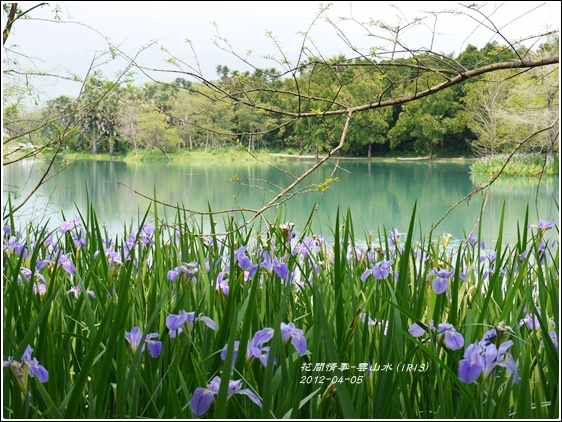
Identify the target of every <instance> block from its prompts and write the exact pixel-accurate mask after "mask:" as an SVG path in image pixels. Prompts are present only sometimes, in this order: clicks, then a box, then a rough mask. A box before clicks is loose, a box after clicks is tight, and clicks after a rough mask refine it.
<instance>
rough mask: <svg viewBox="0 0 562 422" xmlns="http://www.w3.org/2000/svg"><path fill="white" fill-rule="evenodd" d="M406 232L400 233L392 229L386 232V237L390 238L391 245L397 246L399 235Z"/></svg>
mask: <svg viewBox="0 0 562 422" xmlns="http://www.w3.org/2000/svg"><path fill="white" fill-rule="evenodd" d="M404 234H406V233H400V232H399V231H398V229H394V230H392V231H390V232H388V239H389V240H390V242H389V243H390V245H391V246H397V245H398V244H399V240H400V237H401V236H403V235H404Z"/></svg>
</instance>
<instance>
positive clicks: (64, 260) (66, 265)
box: [35, 251, 74, 275]
mask: <svg viewBox="0 0 562 422" xmlns="http://www.w3.org/2000/svg"><path fill="white" fill-rule="evenodd" d="M55 261H56V262H58V265H59V266H60V267H61V268H62V269H63V270H65V271H66V272H67V273H68V274H70V275H74V265H72V262H71V261H70V259H69V258H68V254H63V253H60V251H59V252H57V253H56V254H55V257H54V258H53V257H52V256H47V258H46V259H42V260H41V261H39V262H37V266H36V267H35V268H36V269H37V271H41V270H42V269H43V267H45V266H49V267H51V266H53V265H55Z"/></svg>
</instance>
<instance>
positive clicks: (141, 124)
mask: <svg viewBox="0 0 562 422" xmlns="http://www.w3.org/2000/svg"><path fill="white" fill-rule="evenodd" d="M557 49H558V38H557V37H555V36H554V37H553V38H551V39H550V40H549V41H548V42H547V43H545V44H543V45H541V46H540V47H539V48H537V49H536V50H535V51H527V52H525V54H526V56H525V57H527V58H540V57H542V56H544V55H545V54H548V53H552V52H555V51H556V50H557ZM373 54H375V53H373ZM517 54H519V53H517ZM517 54H516V52H514V50H513V49H511V48H506V47H504V46H501V45H499V44H498V43H496V42H493V43H489V44H487V45H486V46H485V47H483V48H481V49H478V48H476V47H474V46H472V45H468V46H467V47H466V48H465V50H464V51H463V52H462V53H461V54H459V56H458V57H456V58H453V57H445V56H444V57H443V58H442V59H439V60H437V59H436V57H435V56H434V55H429V54H428V55H427V56H424V55H423V54H422V55H416V57H415V58H412V59H407V58H403V59H395V60H391V61H390V60H384V59H377V58H376V55H375V56H374V57H373V58H371V59H369V60H367V59H366V58H361V59H353V60H350V59H346V58H345V57H343V56H340V57H334V58H332V59H330V60H323V61H320V60H316V59H314V58H310V59H309V61H308V62H307V63H303V65H302V67H301V70H300V72H299V74H298V75H297V76H295V77H290V76H291V75H287V74H281V72H280V71H278V70H276V69H274V68H271V69H256V70H254V71H253V72H249V71H246V72H239V71H235V70H231V69H229V68H228V67H227V66H221V65H219V66H217V76H218V79H217V80H216V81H212V82H209V81H207V82H205V83H203V82H193V81H190V80H187V79H185V78H177V79H175V80H173V81H171V82H169V83H156V82H151V83H146V84H145V85H144V86H137V85H135V84H134V83H133V81H134V76H133V75H132V74H127V75H122V76H121V77H120V78H119V79H117V80H114V81H112V80H111V79H108V78H106V77H105V76H104V75H103V74H101V73H100V72H98V71H94V72H93V73H92V74H91V75H89V76H88V78H87V80H86V81H85V85H84V89H83V92H82V95H81V96H80V97H79V98H70V97H68V96H60V97H58V98H55V99H53V100H50V101H48V102H47V104H46V105H45V106H44V107H42V108H36V109H34V110H32V111H29V110H25V109H23V108H21V107H19V106H17V105H15V104H14V105H12V106H10V107H6V108H5V110H4V124H5V127H4V130H5V134H6V135H7V136H12V135H16V134H18V133H27V132H28V130H29V133H30V134H31V135H30V137H26V138H25V139H26V142H29V143H31V144H33V145H36V146H37V145H42V144H46V143H48V142H49V141H50V140H52V139H56V138H57V136H61V134H64V135H62V136H63V139H62V140H61V141H62V146H63V149H65V150H67V151H73V152H82V151H85V150H91V151H92V153H94V154H96V153H98V152H105V153H109V154H111V155H113V154H114V153H116V152H121V153H126V152H131V151H136V150H137V149H140V148H143V149H155V150H158V151H160V152H162V153H163V154H169V153H173V152H175V151H178V150H190V149H193V148H200V149H204V150H205V151H207V150H209V149H216V148H219V147H224V146H232V145H242V146H243V147H244V148H247V149H248V150H252V149H260V148H267V149H269V150H284V149H286V148H296V149H297V150H298V151H300V152H301V153H309V154H311V153H318V151H321V152H322V151H329V150H330V149H331V148H333V147H334V146H335V145H337V144H338V142H339V140H340V135H341V131H342V127H343V122H344V120H345V116H342V115H336V116H329V115H325V113H326V112H328V111H330V110H331V109H333V108H342V107H346V106H350V105H356V104H369V103H377V102H380V101H385V100H388V99H392V98H397V97H400V96H404V95H411V94H413V93H414V92H417V91H418V90H419V89H420V88H423V87H426V86H434V85H435V84H438V83H440V82H442V81H444V80H446V71H443V72H445V73H437V72H432V71H427V72H425V73H422V71H423V69H438V68H440V67H441V68H442V67H444V66H445V65H447V66H451V67H452V68H453V67H454V68H455V72H462V71H463V69H464V70H470V69H474V68H477V67H481V66H484V65H488V64H493V63H498V62H507V61H510V60H516V59H517V58H518V57H517ZM521 54H522V52H521ZM420 69H421V70H420ZM457 69H458V70H457ZM440 72H441V71H440ZM233 92H236V93H244V95H243V97H244V99H246V104H243V103H242V102H239V101H238V102H237V101H231V100H232V98H229V95H230V94H229V93H233ZM558 92H559V91H558V68H557V67H555V68H553V67H552V66H546V67H544V68H543V67H539V68H536V69H531V70H529V71H526V72H521V71H520V70H517V71H516V70H513V71H510V70H502V71H497V72H493V74H492V76H486V77H476V78H472V79H469V80H467V81H466V82H464V83H463V84H460V85H455V86H453V87H452V88H449V89H446V90H443V91H440V92H437V93H436V94H434V95H430V96H428V97H425V98H422V99H419V100H417V101H413V102H409V103H404V104H401V105H394V106H389V107H383V108H379V109H373V110H369V111H364V112H361V113H357V114H356V115H355V116H354V118H353V123H352V125H351V126H350V130H349V134H348V136H347V140H346V143H345V145H344V147H343V150H342V152H343V153H344V154H345V155H348V156H363V157H371V156H384V155H389V154H390V155H417V156H426V155H427V156H433V155H434V154H438V155H440V156H468V155H470V154H473V153H474V154H476V156H484V155H488V154H499V153H505V152H509V151H511V149H513V147H514V146H515V145H516V144H517V143H518V142H519V141H520V140H521V139H522V138H524V137H525V136H527V135H528V134H529V133H531V132H532V131H533V130H537V128H542V127H544V125H547V124H549V123H550V122H553V121H555V120H556V118H557V116H558ZM288 93H291V94H288ZM297 94H298V95H297ZM330 101H332V102H331V103H330ZM288 110H290V111H298V112H299V113H313V116H312V117H310V116H309V117H305V118H297V119H293V118H288V117H287V114H285V113H281V112H280V111H288ZM45 122H46V124H45ZM37 128H38V130H35V129H37ZM557 133H558V131H557V128H554V129H553V130H550V131H548V132H545V133H541V134H540V135H538V136H536V137H535V138H533V139H532V140H531V141H530V142H527V143H526V144H525V145H524V146H522V147H520V152H536V153H549V154H550V155H552V154H554V153H555V152H556V151H557V148H558V147H557V145H558V136H557ZM20 142H21V140H20Z"/></svg>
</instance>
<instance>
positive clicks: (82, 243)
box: [72, 232, 86, 248]
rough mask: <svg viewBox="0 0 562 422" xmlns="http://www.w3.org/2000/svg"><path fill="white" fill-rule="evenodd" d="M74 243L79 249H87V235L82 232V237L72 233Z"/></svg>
mask: <svg viewBox="0 0 562 422" xmlns="http://www.w3.org/2000/svg"><path fill="white" fill-rule="evenodd" d="M72 241H73V242H74V244H75V245H76V247H77V248H85V247H86V235H85V234H84V232H82V233H81V234H80V235H78V234H76V233H72Z"/></svg>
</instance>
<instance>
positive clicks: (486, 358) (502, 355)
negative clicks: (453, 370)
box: [459, 328, 519, 384]
mask: <svg viewBox="0 0 562 422" xmlns="http://www.w3.org/2000/svg"><path fill="white" fill-rule="evenodd" d="M496 337H497V331H496V329H495V328H492V329H491V330H489V331H487V332H486V333H485V334H484V337H483V338H482V340H481V341H480V342H475V343H472V344H471V345H470V346H468V347H467V348H466V349H465V351H464V359H462V360H461V361H460V362H459V378H460V380H461V381H462V382H464V383H466V384H471V383H473V382H474V381H476V380H477V379H478V378H479V377H480V376H482V377H483V379H486V378H487V377H488V375H490V373H491V372H492V370H493V369H494V368H496V367H497V366H501V367H504V368H506V369H507V372H508V373H509V374H510V375H511V376H513V381H514V382H515V383H516V384H517V383H519V373H518V371H517V365H516V364H515V360H514V359H513V356H511V354H510V353H507V350H508V349H509V348H510V347H511V346H512V345H513V341H512V340H508V341H505V342H503V343H501V344H500V345H499V347H498V346H496V343H495V342H494V341H493V340H495V339H496Z"/></svg>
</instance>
